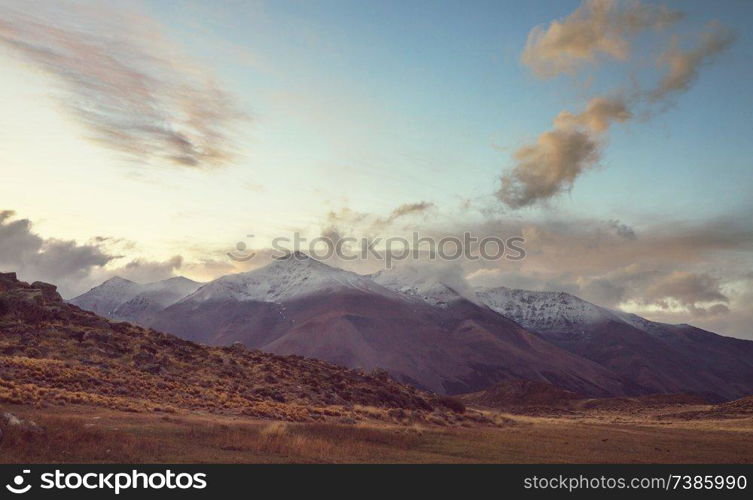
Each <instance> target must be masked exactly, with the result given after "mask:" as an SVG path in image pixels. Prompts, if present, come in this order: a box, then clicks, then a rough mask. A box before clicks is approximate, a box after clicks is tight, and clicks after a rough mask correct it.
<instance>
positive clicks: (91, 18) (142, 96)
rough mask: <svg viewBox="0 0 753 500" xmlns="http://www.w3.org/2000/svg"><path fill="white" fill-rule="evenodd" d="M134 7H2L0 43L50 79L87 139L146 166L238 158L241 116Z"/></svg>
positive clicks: (203, 73) (8, 4) (30, 4)
mask: <svg viewBox="0 0 753 500" xmlns="http://www.w3.org/2000/svg"><path fill="white" fill-rule="evenodd" d="M161 31H162V30H161V29H160V26H159V25H158V23H156V22H155V21H154V20H152V19H150V18H148V17H147V16H144V15H141V14H138V13H136V12H134V11H130V10H128V11H127V10H124V9H118V8H115V7H103V6H99V5H96V4H91V3H81V2H67V1H65V2H52V1H23V2H18V1H12V0H11V1H10V2H4V4H3V5H0V45H4V46H5V47H7V48H8V49H10V51H11V52H12V53H14V54H15V55H17V56H18V57H20V58H21V59H22V60H24V61H27V62H30V63H32V64H33V65H34V66H36V67H37V68H38V69H40V70H42V71H44V72H45V73H47V74H49V75H51V76H52V77H53V78H54V81H56V82H57V83H58V84H60V86H61V92H59V93H58V97H59V98H60V100H61V101H62V103H63V104H64V106H65V108H66V109H68V110H69V111H71V112H72V113H73V116H75V117H76V118H77V119H78V120H79V121H80V122H81V123H82V124H83V125H84V126H85V128H86V130H88V132H89V134H90V136H91V138H92V139H93V140H95V141H96V142H98V143H101V144H103V145H105V146H107V147H109V148H112V149H114V150H116V151H119V152H122V153H125V154H126V155H128V157H129V158H131V159H135V160H138V161H142V162H148V163H170V164H174V165H180V166H188V167H213V166H218V165H222V164H225V163H227V162H229V161H231V160H232V159H233V157H234V155H235V147H234V144H233V136H234V133H235V127H236V126H237V123H238V120H239V119H241V118H243V117H244V116H245V114H244V113H243V112H242V111H241V110H240V108H239V107H238V105H237V103H236V102H235V100H234V98H233V97H232V96H231V95H230V94H229V93H228V92H227V91H225V90H224V89H223V88H222V87H221V86H220V85H219V84H218V83H217V81H216V80H215V79H214V77H213V76H212V74H211V72H210V71H209V70H208V69H207V68H203V67H201V66H199V65H197V64H195V63H194V62H192V61H190V60H189V59H188V58H187V57H186V56H184V55H183V54H182V53H181V52H180V50H178V48H177V47H175V46H173V45H172V44H171V43H169V42H168V40H167V39H166V38H165V37H164V36H163V35H162V34H161Z"/></svg>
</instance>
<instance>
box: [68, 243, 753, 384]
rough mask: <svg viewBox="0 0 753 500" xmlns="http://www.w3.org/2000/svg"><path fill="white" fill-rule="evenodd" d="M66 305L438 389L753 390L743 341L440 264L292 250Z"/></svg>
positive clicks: (107, 290)
mask: <svg viewBox="0 0 753 500" xmlns="http://www.w3.org/2000/svg"><path fill="white" fill-rule="evenodd" d="M71 302H72V303H74V304H76V305H79V306H80V307H82V308H85V309H90V310H92V311H94V312H98V313H99V314H102V315H105V316H108V317H110V318H115V319H125V320H129V321H132V322H136V323H140V324H142V325H145V326H150V327H152V328H155V329H157V330H161V331H165V332H168V333H173V334H175V335H178V336H181V337H183V338H185V339H188V340H192V341H196V342H202V343H206V344H214V345H230V344H232V343H234V342H241V343H243V344H244V345H246V346H248V347H253V348H258V349H262V350H265V351H269V352H274V353H278V354H298V355H301V356H306V357H312V358H319V359H323V360H325V361H329V362H332V363H337V364H341V365H345V366H349V367H360V368H364V369H367V370H368V369H372V368H376V367H380V368H384V369H386V370H387V371H389V372H390V373H391V374H392V375H393V376H394V377H395V378H396V379H398V380H401V381H404V382H407V383H411V384H414V385H416V386H418V387H421V388H424V389H429V390H432V391H436V392H441V393H460V392H468V391H473V390H479V389H483V388H485V387H488V386H490V385H492V384H495V383H497V382H500V381H503V380H510V379H524V380H531V381H538V382H543V383H551V384H554V385H557V386H559V387H562V388H565V389H568V390H571V391H575V392H580V393H583V394H589V395H593V396H599V395H613V396H614V395H625V394H650V393H657V392H659V393H673V392H693V393H697V394H703V395H704V396H706V397H711V398H712V399H714V398H719V399H724V398H733V397H739V396H741V395H744V394H749V393H750V392H751V391H753V342H750V341H744V340H740V339H733V338H728V337H722V336H720V335H716V334H714V333H711V332H706V331H703V330H700V329H697V328H693V327H691V326H689V325H666V324H662V323H656V322H652V321H649V320H646V319H645V318H641V317H639V316H636V315H634V314H628V313H624V312H620V311H613V310H610V309H607V308H604V307H600V306H597V305H595V304H592V303H589V302H587V301H585V300H582V299H580V298H578V297H575V296H573V295H570V294H567V293H561V292H534V291H527V290H515V289H509V288H505V287H497V288H485V289H477V290H475V291H474V290H471V289H470V288H469V287H468V286H467V284H465V282H464V281H463V280H462V279H458V277H457V276H455V275H453V273H452V272H451V271H450V270H448V269H444V268H443V269H439V268H438V269H431V268H428V267H424V266H422V267H421V268H420V269H419V268H414V267H411V266H402V267H397V268H395V269H391V270H389V271H383V272H380V273H377V274H375V275H371V276H363V275H359V274H355V273H352V272H349V271H345V270H342V269H338V268H334V267H331V266H329V265H327V264H325V263H323V262H320V261H318V260H316V259H312V258H310V257H308V256H306V255H303V254H293V255H290V256H288V257H287V258H283V259H279V260H276V261H273V262H272V263H270V264H268V265H267V266H265V267H262V268H260V269H256V270H254V271H250V272H246V273H240V274H235V275H228V276H223V277H221V278H218V279H217V280H214V281H212V282H210V283H207V284H205V285H203V286H200V284H199V283H195V282H191V281H190V280H185V279H184V278H174V279H171V280H165V281H164V282H157V283H150V284H146V285H140V284H138V283H133V282H131V281H128V280H123V279H120V278H113V279H111V280H108V281H107V282H105V283H103V284H102V285H100V286H99V287H96V288H94V289H92V290H90V291H89V292H87V293H86V294H84V295H82V296H80V297H77V298H76V299H73V300H72V301H71Z"/></svg>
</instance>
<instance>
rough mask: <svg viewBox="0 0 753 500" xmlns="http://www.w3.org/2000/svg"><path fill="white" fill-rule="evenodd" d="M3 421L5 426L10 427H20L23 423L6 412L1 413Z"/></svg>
mask: <svg viewBox="0 0 753 500" xmlns="http://www.w3.org/2000/svg"><path fill="white" fill-rule="evenodd" d="M3 421H4V422H5V424H6V425H10V426H16V425H21V424H22V423H23V420H21V419H20V418H18V417H17V416H15V415H14V414H12V413H9V412H7V411H6V412H4V413H3Z"/></svg>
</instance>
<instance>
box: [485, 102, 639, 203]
mask: <svg viewBox="0 0 753 500" xmlns="http://www.w3.org/2000/svg"><path fill="white" fill-rule="evenodd" d="M631 116H632V114H631V113H630V111H629V110H628V108H627V104H626V103H625V101H624V99H622V98H621V97H612V98H609V97H596V98H594V99H592V100H591V101H590V102H589V103H588V104H587V106H586V109H585V110H584V111H583V112H581V113H578V114H572V113H570V112H569V111H562V112H561V113H560V114H559V115H557V117H556V118H555V119H554V128H553V129H552V130H549V131H547V132H544V133H542V134H541V135H540V136H539V137H538V139H537V140H536V143H534V144H530V145H527V146H524V147H522V148H520V149H518V150H517V151H516V152H515V153H514V155H513V158H514V160H515V166H514V167H513V168H512V170H510V171H509V172H507V173H505V174H504V175H503V176H502V186H501V188H500V190H499V191H498V192H497V196H498V198H499V199H500V200H501V201H502V202H504V203H505V204H507V205H508V206H509V207H511V208H521V207H525V206H529V205H532V204H535V203H537V202H540V201H544V200H548V199H550V198H552V197H554V196H556V195H558V194H560V193H561V192H563V191H565V190H567V189H570V188H571V187H572V186H573V183H574V182H575V180H576V179H577V178H578V177H579V176H580V175H581V174H582V173H583V172H585V171H586V170H589V169H591V168H593V167H594V166H596V165H597V164H598V162H599V160H600V158H601V149H602V146H603V140H602V138H601V136H602V135H603V134H604V133H606V132H607V130H608V129H609V127H610V126H611V125H612V123H614V122H624V121H626V120H629V119H630V118H631Z"/></svg>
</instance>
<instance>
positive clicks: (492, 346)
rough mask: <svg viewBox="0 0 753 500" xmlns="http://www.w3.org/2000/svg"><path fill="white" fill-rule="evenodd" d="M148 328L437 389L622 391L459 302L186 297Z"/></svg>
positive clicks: (354, 293)
mask: <svg viewBox="0 0 753 500" xmlns="http://www.w3.org/2000/svg"><path fill="white" fill-rule="evenodd" d="M153 326H154V327H155V328H159V329H162V330H165V331H169V332H171V333H174V334H176V335H179V336H182V337H185V338H190V339H193V340H197V341H201V342H206V343H208V344H215V345H217V344H219V345H222V344H224V345H227V344H231V343H232V342H242V343H243V344H245V345H247V346H249V347H255V348H259V349H263V350H265V351H270V352H275V353H279V354H299V355H303V356H310V357H315V358H319V359H323V360H326V361H329V362H334V363H338V364H343V365H346V366H350V367H361V368H364V369H372V368H376V367H381V368H384V369H386V370H388V371H389V372H390V373H391V374H392V375H393V377H395V378H397V379H398V380H401V381H404V382H408V383H411V384H414V385H416V386H418V387H421V388H424V389H428V390H432V391H435V392H441V393H463V392H469V391H473V390H479V389H482V388H484V387H488V386H489V385H492V384H494V383H495V382H499V381H501V380H506V379H511V378H524V379H530V380H539V381H542V382H549V383H554V384H557V385H560V386H562V387H566V388H568V389H572V390H575V391H579V392H583V393H585V394H589V395H594V396H605V395H612V394H623V393H624V392H625V390H624V387H623V385H622V383H621V382H620V381H619V380H618V379H617V377H616V376H614V375H613V374H612V373H610V372H609V371H608V370H606V369H604V368H603V367H600V366H598V365H596V364H595V363H593V362H590V361H588V360H585V359H583V358H580V357H578V356H576V355H573V354H571V353H569V352H567V351H565V350H563V349H560V348H558V347H556V346H554V345H552V344H550V343H548V342H546V341H545V340H543V339H541V338H539V337H538V336H536V335H533V334H531V333H529V332H527V331H526V330H524V329H523V328H521V327H520V326H519V325H517V324H516V323H514V322H512V321H510V320H508V319H506V318H503V317H501V316H500V315H498V314H496V313H494V312H493V311H491V310H489V309H488V308H485V307H480V306H477V305H475V304H472V303H470V302H468V301H459V302H457V303H455V304H453V305H452V306H451V307H447V308H438V307H432V306H430V305H428V304H421V303H416V302H408V301H405V300H399V299H394V298H391V297H389V296H387V295H379V294H371V293H368V292H364V291H360V290H338V291H335V292H332V293H326V294H314V295H308V296H305V297H300V298H296V299H294V300H290V301H286V302H284V303H282V304H277V305H275V304H269V303H259V302H240V301H228V300H222V301H203V302H192V301H190V300H187V301H183V302H181V303H178V304H175V305H173V306H171V307H169V308H167V309H166V310H165V311H163V312H162V313H160V314H159V316H158V319H157V320H156V321H155V323H154V324H153Z"/></svg>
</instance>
